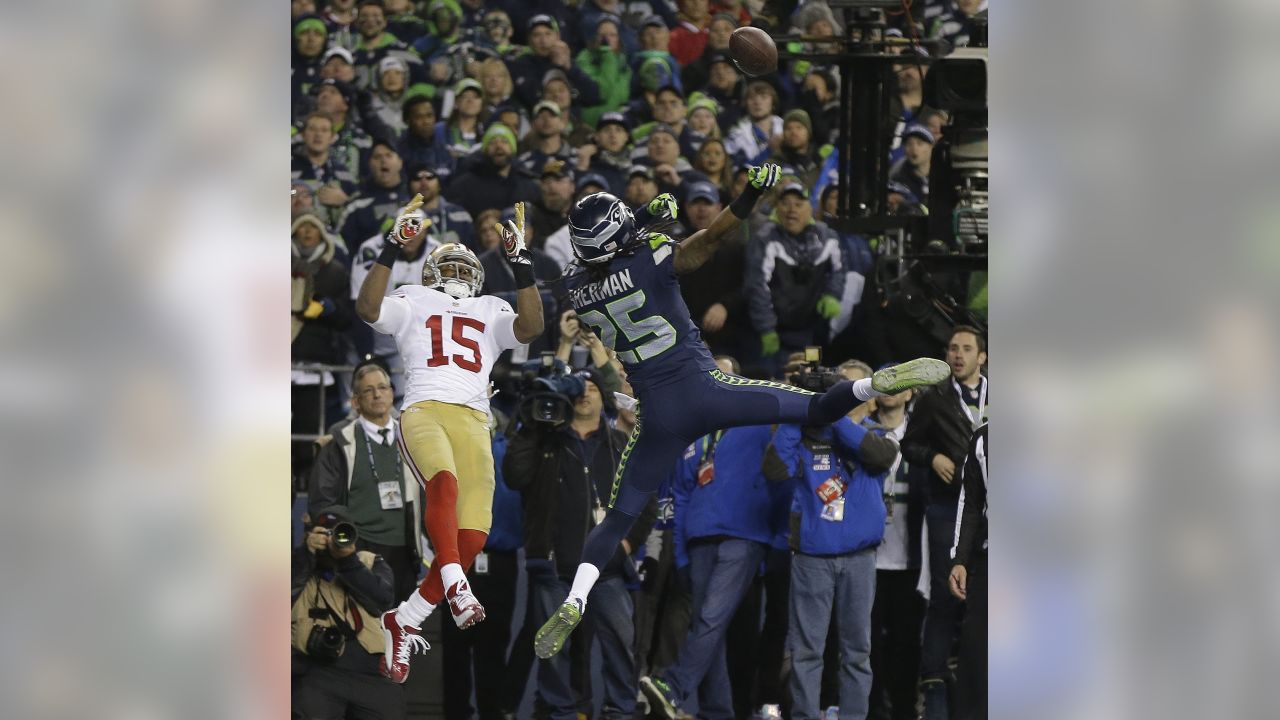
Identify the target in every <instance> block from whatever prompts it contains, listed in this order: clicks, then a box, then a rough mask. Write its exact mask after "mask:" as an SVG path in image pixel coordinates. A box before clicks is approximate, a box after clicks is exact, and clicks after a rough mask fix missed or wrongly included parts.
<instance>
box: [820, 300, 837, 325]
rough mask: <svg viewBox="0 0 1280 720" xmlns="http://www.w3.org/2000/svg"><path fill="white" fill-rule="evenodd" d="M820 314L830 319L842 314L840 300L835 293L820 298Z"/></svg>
mask: <svg viewBox="0 0 1280 720" xmlns="http://www.w3.org/2000/svg"><path fill="white" fill-rule="evenodd" d="M818 314H819V315H821V316H822V317H824V318H826V319H827V320H830V319H831V318H833V317H835V316H837V315H839V314H840V301H839V300H837V299H836V297H835V296H834V295H823V296H822V297H820V298H818Z"/></svg>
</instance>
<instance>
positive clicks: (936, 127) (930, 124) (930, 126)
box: [920, 109, 950, 145]
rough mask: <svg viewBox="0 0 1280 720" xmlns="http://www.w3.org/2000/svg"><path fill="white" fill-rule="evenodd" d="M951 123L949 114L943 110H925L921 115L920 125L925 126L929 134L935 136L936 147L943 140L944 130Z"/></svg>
mask: <svg viewBox="0 0 1280 720" xmlns="http://www.w3.org/2000/svg"><path fill="white" fill-rule="evenodd" d="M948 122H950V118H948V117H947V113H946V112H945V111H943V110H933V109H929V110H925V111H924V112H922V113H920V124H921V125H923V126H925V129H927V130H928V131H929V134H930V135H932V136H933V142H934V144H935V145H936V144H937V143H938V141H939V140H941V139H942V130H943V128H944V127H946V125H947V123H948Z"/></svg>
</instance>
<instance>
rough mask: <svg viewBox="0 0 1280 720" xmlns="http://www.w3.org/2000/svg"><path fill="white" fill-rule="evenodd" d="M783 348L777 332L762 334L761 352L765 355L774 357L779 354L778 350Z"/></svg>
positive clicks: (771, 331)
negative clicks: (773, 355)
mask: <svg viewBox="0 0 1280 720" xmlns="http://www.w3.org/2000/svg"><path fill="white" fill-rule="evenodd" d="M781 347H782V340H781V339H780V338H779V337H778V333H777V331H776V330H770V331H769V332H767V333H762V334H761V335H760V350H761V351H762V352H763V353H764V354H765V355H772V354H774V353H776V352H778V349H779V348H781Z"/></svg>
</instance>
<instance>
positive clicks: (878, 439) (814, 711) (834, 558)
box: [765, 356, 898, 720]
mask: <svg viewBox="0 0 1280 720" xmlns="http://www.w3.org/2000/svg"><path fill="white" fill-rule="evenodd" d="M809 360H810V364H809V366H808V367H806V368H804V369H802V370H801V371H800V372H799V373H796V374H795V375H792V376H791V377H790V378H789V379H790V381H791V384H793V385H796V386H797V387H803V388H805V389H809V390H813V389H815V388H825V387H829V386H830V385H834V384H835V382H836V381H838V380H841V379H843V378H842V376H841V375H840V374H839V373H837V372H836V371H834V370H829V369H827V368H823V367H821V366H819V365H818V364H817V358H816V357H814V356H810V358H809ZM848 372H858V373H860V374H861V373H863V372H864V371H863V369H862V368H861V367H860V366H858V365H853V364H850V367H849V368H848ZM855 414H857V415H862V414H863V413H861V412H858V410H856V409H855V411H854V412H853V413H850V415H851V416H853V415H855ZM897 457H898V445H897V443H896V442H894V441H893V440H891V439H889V438H887V437H885V436H884V430H883V429H882V428H877V429H869V428H867V427H865V426H862V425H859V424H857V423H855V422H854V421H853V420H852V419H851V417H844V418H841V419H840V420H838V421H836V422H835V423H833V424H831V425H826V426H806V427H801V426H799V425H781V426H779V427H778V430H777V432H775V433H774V437H773V445H772V446H771V447H770V449H769V451H768V453H766V456H765V473H766V476H767V477H768V478H769V479H770V480H775V481H776V480H786V479H790V480H793V481H796V482H797V485H796V486H795V495H794V503H793V509H792V517H791V528H792V532H791V547H792V550H794V551H795V556H794V557H793V558H792V560H791V603H790V612H791V622H790V632H789V637H788V646H789V647H790V649H791V663H792V675H791V690H792V701H793V705H792V714H791V717H792V718H795V720H809V719H815V720H816V718H820V717H822V713H821V709H820V702H819V693H820V688H821V684H822V674H823V673H822V670H823V667H822V666H823V654H824V650H825V648H826V644H827V634H828V633H827V631H828V628H829V627H830V625H831V619H832V618H831V616H832V614H833V613H835V614H837V620H836V625H837V627H838V639H839V646H840V647H839V649H840V652H839V658H840V663H841V672H840V673H839V678H840V711H841V715H842V716H845V717H866V714H867V707H868V700H869V697H870V694H871V609H872V604H873V602H874V600H875V578H876V566H875V562H876V547H877V546H878V545H879V544H880V541H881V539H882V538H883V537H884V525H885V505H884V500H883V498H882V493H883V486H884V476H885V474H886V473H887V472H888V470H889V468H890V467H891V466H892V465H893V462H894V460H895V459H897Z"/></svg>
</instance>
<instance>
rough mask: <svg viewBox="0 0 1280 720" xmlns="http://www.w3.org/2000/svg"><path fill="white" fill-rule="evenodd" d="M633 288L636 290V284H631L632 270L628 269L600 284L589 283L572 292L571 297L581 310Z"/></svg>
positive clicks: (599, 282)
mask: <svg viewBox="0 0 1280 720" xmlns="http://www.w3.org/2000/svg"><path fill="white" fill-rule="evenodd" d="M633 288H635V283H633V282H631V269H630V268H627V269H626V270H623V271H621V272H616V273H614V274H612V275H610V276H608V277H606V278H605V279H603V280H600V281H598V282H593V283H587V284H586V285H583V286H582V287H580V288H578V289H577V290H573V291H571V292H570V293H569V297H570V299H571V300H572V302H573V306H574V307H577V308H580V307H583V306H584V305H590V304H591V303H593V302H597V301H599V300H603V299H604V298H607V297H612V296H614V295H617V294H618V293H621V292H623V291H626V290H631V289H633Z"/></svg>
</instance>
